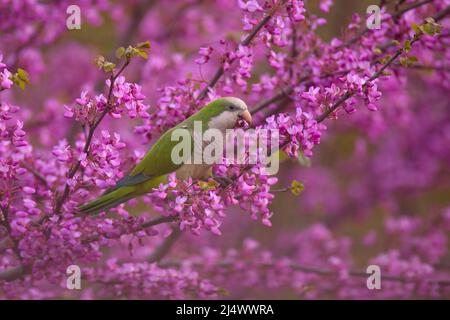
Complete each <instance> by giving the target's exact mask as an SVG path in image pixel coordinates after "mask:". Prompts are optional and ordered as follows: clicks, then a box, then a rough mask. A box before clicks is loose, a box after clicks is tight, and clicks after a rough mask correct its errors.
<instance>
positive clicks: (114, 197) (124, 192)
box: [78, 187, 135, 215]
mask: <svg viewBox="0 0 450 320" xmlns="http://www.w3.org/2000/svg"><path fill="white" fill-rule="evenodd" d="M134 189H135V188H134V187H123V188H119V189H116V190H114V191H112V192H109V193H106V194H104V195H102V196H101V197H99V198H97V199H96V200H94V201H92V202H89V203H87V204H84V205H82V206H80V207H78V210H79V212H80V213H81V214H90V215H94V214H97V213H100V212H103V211H105V210H108V209H111V208H113V207H116V206H118V205H119V204H121V203H124V202H126V201H128V200H130V199H131V198H134V194H133V191H134Z"/></svg>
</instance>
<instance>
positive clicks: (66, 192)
mask: <svg viewBox="0 0 450 320" xmlns="http://www.w3.org/2000/svg"><path fill="white" fill-rule="evenodd" d="M129 64H130V60H129V59H127V60H126V61H125V63H124V64H123V66H122V67H121V68H120V69H119V71H118V72H117V73H116V74H112V75H111V77H110V86H109V91H108V98H107V100H106V106H105V110H103V112H102V113H101V115H100V117H98V119H97V120H96V121H95V122H94V124H93V125H92V126H90V128H89V133H88V136H87V138H86V142H85V144H84V147H83V152H84V153H86V154H88V153H89V148H90V146H91V141H92V138H93V136H94V132H95V130H96V129H97V127H98V126H99V124H100V123H101V122H102V120H103V118H104V117H105V116H106V114H107V113H108V112H109V111H110V108H111V104H112V92H113V89H114V83H115V81H116V80H117V78H118V77H119V76H120V74H121V73H122V72H123V71H124V70H125V68H126V67H127V66H128V65H129ZM80 165H81V161H80V160H78V161H77V162H76V163H75V165H74V166H72V168H71V169H70V170H69V174H68V175H67V178H68V179H72V178H73V177H74V176H75V174H76V173H77V171H78V169H79V168H80ZM69 191H70V187H69V185H68V184H67V183H66V184H65V187H64V191H63V193H62V195H61V196H60V197H58V199H57V201H56V205H55V214H59V213H60V212H61V208H62V206H63V204H64V202H65V201H66V199H67V197H68V196H69Z"/></svg>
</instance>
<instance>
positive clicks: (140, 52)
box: [136, 50, 148, 60]
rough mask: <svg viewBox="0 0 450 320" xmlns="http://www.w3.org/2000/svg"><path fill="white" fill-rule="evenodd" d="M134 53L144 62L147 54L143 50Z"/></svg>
mask: <svg viewBox="0 0 450 320" xmlns="http://www.w3.org/2000/svg"><path fill="white" fill-rule="evenodd" d="M136 53H137V54H138V55H139V56H140V57H142V58H144V59H145V60H147V59H148V54H147V52H145V51H144V50H136Z"/></svg>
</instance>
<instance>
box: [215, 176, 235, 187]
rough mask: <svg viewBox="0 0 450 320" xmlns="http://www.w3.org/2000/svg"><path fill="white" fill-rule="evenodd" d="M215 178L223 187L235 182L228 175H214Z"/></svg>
mask: <svg viewBox="0 0 450 320" xmlns="http://www.w3.org/2000/svg"><path fill="white" fill-rule="evenodd" d="M213 179H214V180H215V181H217V182H218V183H219V184H220V185H221V186H222V187H227V186H229V185H230V184H232V183H233V180H232V179H230V178H228V177H223V176H222V177H218V176H214V177H213Z"/></svg>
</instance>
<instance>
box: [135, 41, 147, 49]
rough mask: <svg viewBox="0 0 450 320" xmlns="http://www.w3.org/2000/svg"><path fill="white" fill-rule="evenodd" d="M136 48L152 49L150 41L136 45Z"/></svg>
mask: <svg viewBox="0 0 450 320" xmlns="http://www.w3.org/2000/svg"><path fill="white" fill-rule="evenodd" d="M136 48H139V49H150V41H148V40H147V41H145V42H140V43H138V44H137V45H136Z"/></svg>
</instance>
